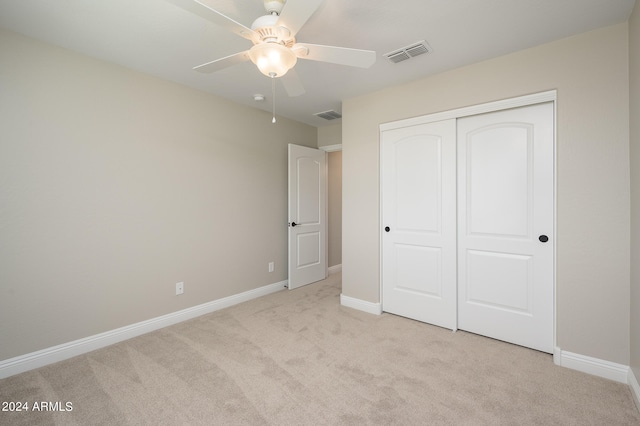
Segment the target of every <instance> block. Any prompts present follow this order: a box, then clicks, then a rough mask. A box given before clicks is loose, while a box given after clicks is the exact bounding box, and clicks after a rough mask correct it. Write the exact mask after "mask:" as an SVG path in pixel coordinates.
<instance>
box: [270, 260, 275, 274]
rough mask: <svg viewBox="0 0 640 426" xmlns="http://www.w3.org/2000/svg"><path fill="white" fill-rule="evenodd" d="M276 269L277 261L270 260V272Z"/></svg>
mask: <svg viewBox="0 0 640 426" xmlns="http://www.w3.org/2000/svg"><path fill="white" fill-rule="evenodd" d="M275 269H276V264H275V262H269V272H273V271H274V270H275Z"/></svg>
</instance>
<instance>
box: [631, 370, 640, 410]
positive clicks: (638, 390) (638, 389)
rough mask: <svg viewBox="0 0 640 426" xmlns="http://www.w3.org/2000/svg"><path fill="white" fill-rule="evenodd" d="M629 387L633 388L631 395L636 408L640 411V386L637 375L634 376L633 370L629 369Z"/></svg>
mask: <svg viewBox="0 0 640 426" xmlns="http://www.w3.org/2000/svg"><path fill="white" fill-rule="evenodd" d="M629 387H630V388H631V394H632V395H633V400H634V401H635V403H636V407H637V408H638V410H640V384H638V379H637V378H636V375H635V374H633V370H632V369H631V368H630V369H629Z"/></svg>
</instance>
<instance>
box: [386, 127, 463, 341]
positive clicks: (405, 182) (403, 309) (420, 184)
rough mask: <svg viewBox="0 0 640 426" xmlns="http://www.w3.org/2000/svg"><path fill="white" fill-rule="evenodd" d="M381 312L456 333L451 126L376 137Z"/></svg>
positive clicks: (389, 132)
mask: <svg viewBox="0 0 640 426" xmlns="http://www.w3.org/2000/svg"><path fill="white" fill-rule="evenodd" d="M381 138H382V139H381V153H380V154H381V169H382V170H381V176H382V182H381V188H382V194H381V197H382V225H383V227H384V230H383V232H382V280H383V286H382V291H383V295H382V309H383V310H384V311H386V312H390V313H394V314H397V315H402V316H406V317H409V318H413V319H416V320H419V321H423V322H428V323H430V324H435V325H439V326H441V327H446V328H449V329H455V328H456V303H457V301H456V197H455V193H456V163H455V162H456V151H455V150H456V120H446V121H440V122H435V123H429V124H422V125H418V126H411V127H405V128H400V129H393V130H387V131H384V132H382V135H381Z"/></svg>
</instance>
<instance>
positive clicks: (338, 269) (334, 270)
mask: <svg viewBox="0 0 640 426" xmlns="http://www.w3.org/2000/svg"><path fill="white" fill-rule="evenodd" d="M338 272H342V263H341V264H339V265H333V266H329V275H331V274H335V273H338Z"/></svg>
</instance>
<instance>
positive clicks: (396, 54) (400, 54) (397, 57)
mask: <svg viewBox="0 0 640 426" xmlns="http://www.w3.org/2000/svg"><path fill="white" fill-rule="evenodd" d="M429 52H431V46H429V45H428V44H427V42H426V41H424V40H422V41H419V42H417V43H413V44H411V45H409V46H406V47H403V48H402V49H398V50H394V51H393V52H389V53H387V54H385V55H384V56H385V57H386V58H387V59H388V60H389V61H391V62H393V63H394V64H397V63H398V62H402V61H406V60H407V59H411V58H414V57H416V56H418V55H423V54H425V53H429Z"/></svg>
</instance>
